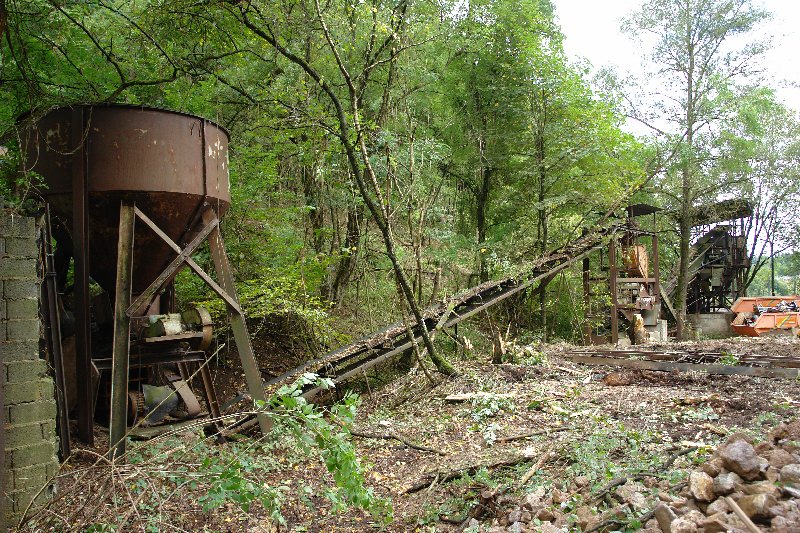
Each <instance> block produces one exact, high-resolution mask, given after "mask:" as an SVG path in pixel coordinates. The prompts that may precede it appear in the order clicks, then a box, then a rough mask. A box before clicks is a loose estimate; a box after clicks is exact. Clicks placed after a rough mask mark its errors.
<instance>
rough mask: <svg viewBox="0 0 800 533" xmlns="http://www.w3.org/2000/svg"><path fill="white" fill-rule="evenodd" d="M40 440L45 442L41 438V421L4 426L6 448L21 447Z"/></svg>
mask: <svg viewBox="0 0 800 533" xmlns="http://www.w3.org/2000/svg"><path fill="white" fill-rule="evenodd" d="M51 440H52V439H51ZM41 442H47V441H45V440H44V439H43V438H42V423H41V422H33V423H32V424H20V425H15V424H11V425H10V426H6V449H9V450H10V449H13V448H22V447H25V446H31V445H33V444H39V443H41Z"/></svg>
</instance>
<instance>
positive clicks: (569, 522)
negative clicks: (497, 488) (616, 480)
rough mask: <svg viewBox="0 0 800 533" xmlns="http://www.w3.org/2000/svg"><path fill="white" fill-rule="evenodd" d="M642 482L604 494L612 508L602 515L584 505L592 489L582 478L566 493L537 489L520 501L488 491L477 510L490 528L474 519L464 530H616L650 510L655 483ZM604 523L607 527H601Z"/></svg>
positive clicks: (653, 531) (652, 532)
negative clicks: (615, 525) (616, 525)
mask: <svg viewBox="0 0 800 533" xmlns="http://www.w3.org/2000/svg"><path fill="white" fill-rule="evenodd" d="M644 481H645V483H644V484H642V483H638V482H632V481H629V482H627V483H625V484H623V485H620V486H616V487H614V488H613V489H612V490H611V491H610V492H609V493H608V495H607V496H608V502H610V503H611V504H612V505H611V506H610V508H609V509H608V510H606V511H605V512H602V513H599V512H598V511H597V508H596V507H595V506H592V505H589V504H588V503H587V502H588V501H589V500H590V499H591V497H592V494H591V486H590V481H589V478H586V477H583V476H578V477H577V478H575V479H574V481H573V483H572V485H571V486H570V487H569V488H568V489H569V490H563V491H562V490H560V489H559V488H557V487H554V488H551V489H547V490H545V488H544V487H538V488H536V490H534V491H532V492H529V493H528V494H526V495H525V496H524V497H523V498H522V499H521V500H519V499H516V498H512V497H510V496H507V495H500V496H499V497H498V495H497V494H496V493H494V492H493V491H489V490H487V491H484V493H482V494H481V496H480V500H481V502H480V507H481V508H482V509H483V510H484V511H485V512H484V513H482V517H484V519H486V518H488V519H491V525H489V524H486V523H484V524H483V526H482V528H481V523H480V522H479V521H478V520H477V519H475V518H473V519H471V520H470V521H469V522H468V523H467V524H465V526H466V527H465V530H470V531H483V532H486V533H529V532H530V533H533V532H537V533H541V532H544V533H563V532H566V531H575V530H576V528H577V530H579V531H591V530H595V529H596V530H597V531H612V530H614V529H616V528H615V527H612V525H611V524H618V523H624V522H625V521H627V519H628V517H630V516H631V515H643V514H646V513H647V512H648V510H650V509H652V508H653V501H651V500H650V498H649V497H648V495H649V494H650V493H651V492H654V491H655V490H656V487H657V483H658V480H656V479H654V478H647V479H645V480H644ZM648 487H650V488H648ZM576 502H577V503H576ZM581 502H582V503H581ZM575 505H577V507H575ZM567 509H570V510H571V511H568V510H567ZM487 515H488V516H487ZM603 524H609V525H608V527H603ZM469 528H472V529H469ZM642 531H645V532H647V533H658V532H660V529H659V528H658V523H657V522H656V521H655V519H652V520H650V521H649V522H648V523H647V524H645V526H644V529H643V530H642Z"/></svg>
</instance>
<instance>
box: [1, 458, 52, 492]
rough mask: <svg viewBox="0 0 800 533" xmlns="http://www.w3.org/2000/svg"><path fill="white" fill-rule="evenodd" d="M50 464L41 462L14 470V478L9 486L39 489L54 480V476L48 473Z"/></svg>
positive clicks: (17, 488) (18, 488)
mask: <svg viewBox="0 0 800 533" xmlns="http://www.w3.org/2000/svg"><path fill="white" fill-rule="evenodd" d="M48 466H50V465H49V464H41V465H33V466H29V467H26V468H20V469H17V470H14V471H13V478H14V479H13V480H12V481H11V483H9V485H10V487H9V488H13V489H14V490H22V489H34V490H37V491H38V490H39V489H40V488H42V487H44V486H45V485H47V484H48V483H49V482H50V481H51V480H52V477H51V476H49V475H48V470H49V469H48Z"/></svg>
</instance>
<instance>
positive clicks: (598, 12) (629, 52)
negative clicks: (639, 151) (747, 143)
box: [553, 0, 800, 110]
mask: <svg viewBox="0 0 800 533" xmlns="http://www.w3.org/2000/svg"><path fill="white" fill-rule="evenodd" d="M553 3H554V4H555V6H556V15H557V17H558V21H559V23H560V24H561V29H562V30H563V32H564V35H565V36H566V40H565V42H564V47H565V48H566V51H567V53H568V54H569V55H570V56H571V57H573V58H579V57H583V58H586V59H588V60H589V62H591V64H592V65H593V66H594V67H595V68H599V67H604V66H614V67H615V69H616V70H617V71H618V72H619V73H620V74H625V73H628V72H630V73H632V74H634V75H635V74H636V72H637V70H638V67H639V65H640V62H641V55H640V51H639V50H637V49H636V46H635V45H634V42H633V41H632V40H631V39H629V38H628V37H627V36H626V35H623V34H622V32H621V31H620V19H621V18H622V17H624V16H625V15H627V14H628V13H630V12H631V11H633V10H634V9H636V8H637V7H638V6H640V5H642V3H643V0H605V1H602V2H601V1H596V0H553ZM760 5H762V6H764V7H766V8H767V9H768V10H769V11H771V12H772V13H773V20H772V21H770V22H768V23H766V24H764V25H762V27H761V31H762V33H768V34H771V35H773V36H774V40H773V48H772V49H771V50H770V51H768V52H767V53H766V54H765V55H764V57H763V58H762V63H763V65H764V68H765V69H766V72H767V75H768V78H769V80H770V81H769V83H770V85H771V86H772V87H774V88H775V89H776V90H777V95H778V97H779V98H780V99H781V100H782V101H783V102H784V103H785V104H786V105H788V106H790V107H792V108H794V109H795V110H800V87H798V86H797V85H800V1H798V0H761V2H760ZM792 85H794V86H792Z"/></svg>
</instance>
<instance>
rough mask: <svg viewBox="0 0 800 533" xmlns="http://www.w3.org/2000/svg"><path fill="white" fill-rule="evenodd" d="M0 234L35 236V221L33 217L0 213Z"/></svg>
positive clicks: (31, 237)
mask: <svg viewBox="0 0 800 533" xmlns="http://www.w3.org/2000/svg"><path fill="white" fill-rule="evenodd" d="M0 235H2V236H3V237H26V238H30V239H34V238H35V237H36V223H35V221H34V219H33V218H30V217H20V216H13V215H11V216H8V215H7V216H2V215H0Z"/></svg>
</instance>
